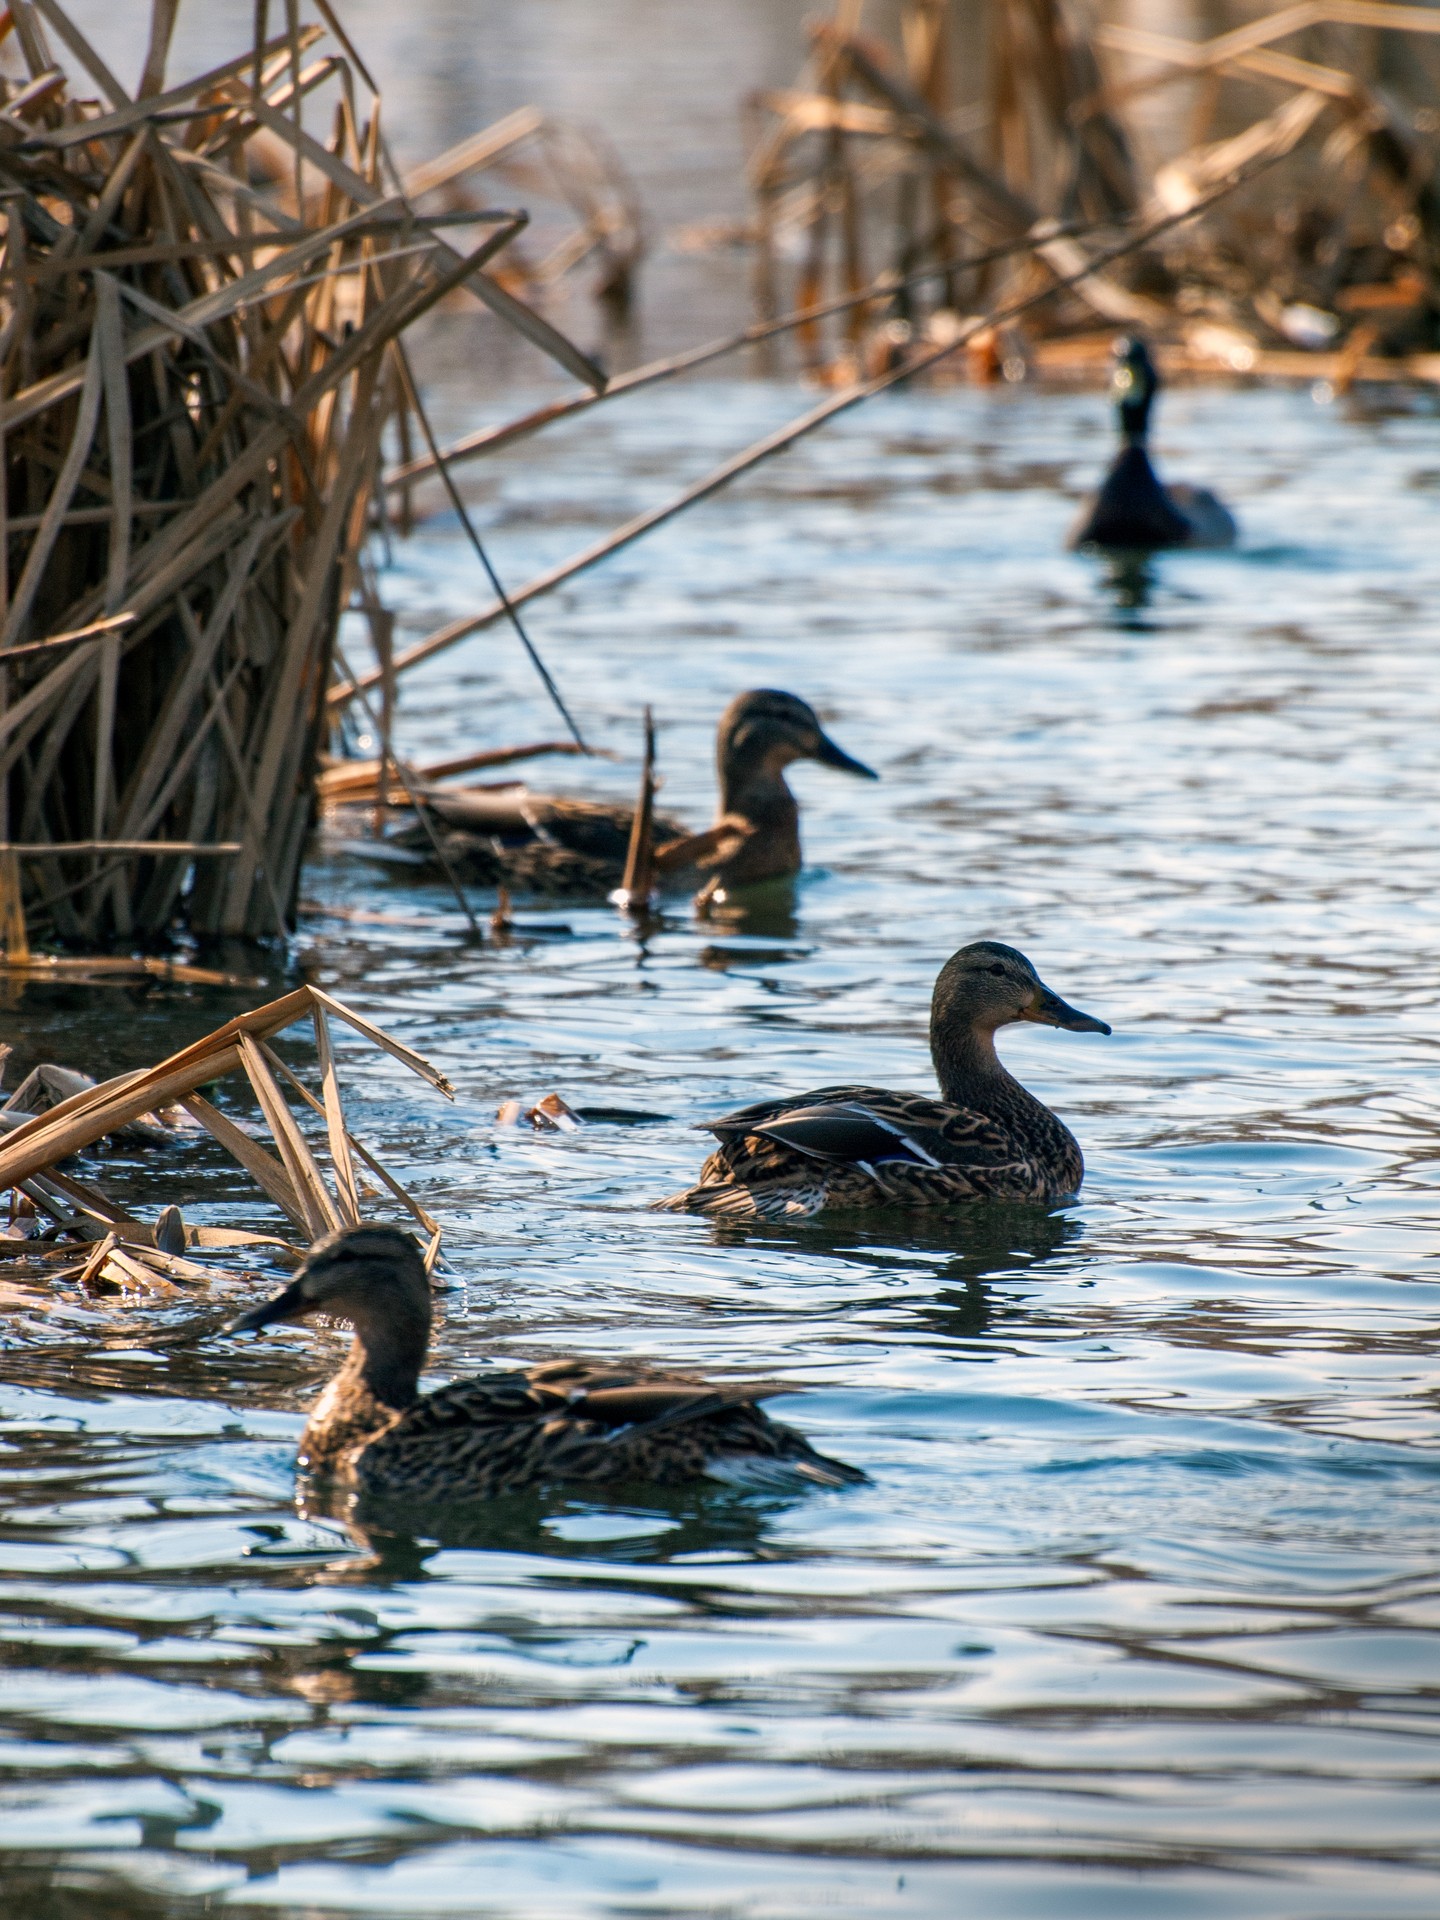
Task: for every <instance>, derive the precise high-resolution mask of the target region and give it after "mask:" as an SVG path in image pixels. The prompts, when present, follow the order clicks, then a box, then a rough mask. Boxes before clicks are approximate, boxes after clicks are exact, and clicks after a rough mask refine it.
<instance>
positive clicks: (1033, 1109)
mask: <svg viewBox="0 0 1440 1920" xmlns="http://www.w3.org/2000/svg"><path fill="white" fill-rule="evenodd" d="M1017 1020H1033V1021H1036V1022H1038V1023H1039V1025H1041V1026H1044V1027H1065V1028H1067V1029H1068V1030H1069V1031H1070V1032H1072V1033H1109V1031H1110V1029H1109V1027H1107V1026H1106V1024H1105V1022H1104V1021H1103V1020H1094V1019H1092V1018H1091V1016H1090V1015H1089V1014H1088V1013H1080V1012H1077V1010H1076V1009H1075V1008H1074V1007H1070V1006H1067V1005H1066V1004H1065V1002H1064V1001H1063V1000H1062V999H1061V998H1060V996H1059V995H1058V994H1056V993H1052V992H1051V991H1050V989H1049V987H1047V986H1046V985H1045V984H1044V982H1043V981H1042V980H1041V979H1040V976H1039V975H1038V974H1037V973H1036V971H1035V969H1034V967H1032V966H1031V964H1030V962H1029V961H1028V960H1027V959H1026V958H1025V956H1024V954H1023V953H1017V952H1016V951H1015V949H1014V947H1005V946H1002V945H1001V944H1000V942H999V941H998V940H977V941H975V943H974V944H973V945H972V946H968V947H962V948H961V949H960V951H959V953H957V954H955V955H954V956H953V957H952V958H951V959H949V960H947V961H946V963H945V965H944V966H943V967H942V968H941V970H940V977H939V979H938V980H937V981H936V982H935V992H934V996H933V998H932V999H931V1002H930V1055H931V1058H932V1059H933V1060H934V1062H935V1076H936V1078H937V1079H938V1080H939V1082H940V1098H939V1099H938V1100H932V1099H930V1098H929V1097H928V1096H927V1095H925V1094H920V1093H891V1092H889V1091H887V1090H886V1089H884V1088H881V1087H819V1088H817V1089H816V1090H815V1092H813V1093H802V1094H800V1095H798V1096H797V1097H795V1098H793V1099H782V1100H761V1101H759V1102H758V1103H757V1104H756V1105H755V1106H753V1107H742V1108H741V1109H740V1111H739V1112H738V1113H727V1114H726V1115H725V1117H724V1119H722V1120H707V1121H705V1122H704V1130H705V1131H706V1132H707V1133H714V1134H718V1135H719V1138H720V1145H719V1146H718V1147H717V1148H716V1150H715V1152H714V1153H712V1154H711V1155H710V1158H709V1159H708V1160H707V1161H706V1162H705V1164H704V1166H703V1167H702V1168H701V1169H700V1184H699V1185H698V1186H695V1187H691V1188H690V1189H689V1190H688V1192H685V1193H679V1194H676V1195H675V1196H674V1197H673V1198H672V1199H669V1200H664V1201H662V1202H661V1203H660V1204H661V1206H662V1208H664V1209H666V1210H668V1211H671V1212H676V1213H708V1214H714V1215H716V1216H723V1217H724V1218H726V1219H742V1218H746V1217H755V1216H758V1217H760V1218H762V1219H768V1220H783V1219H795V1218H797V1217H804V1216H806V1215H809V1214H816V1213H820V1212H822V1211H824V1210H825V1209H827V1208H849V1207H938V1206H944V1205H945V1204H946V1202H948V1201H951V1200H1021V1201H1041V1202H1047V1203H1054V1202H1055V1201H1059V1200H1064V1199H1067V1198H1068V1197H1069V1196H1070V1195H1072V1194H1074V1193H1077V1192H1078V1191H1079V1189H1080V1182H1081V1180H1082V1179H1083V1178H1084V1174H1085V1163H1084V1161H1083V1160H1082V1158H1081V1156H1080V1148H1079V1145H1078V1143H1077V1142H1076V1139H1075V1136H1074V1135H1073V1134H1072V1133H1071V1132H1070V1130H1069V1128H1068V1127H1067V1126H1065V1125H1064V1123H1063V1122H1062V1121H1060V1120H1057V1119H1056V1117H1055V1115H1054V1114H1053V1113H1051V1111H1050V1109H1049V1108H1048V1107H1046V1106H1044V1105H1042V1104H1041V1102H1040V1101H1039V1100H1037V1099H1036V1098H1035V1096H1034V1094H1033V1093H1027V1092H1026V1091H1025V1089H1024V1087H1022V1086H1021V1085H1020V1082H1019V1081H1018V1080H1016V1079H1015V1078H1014V1077H1013V1076H1012V1075H1010V1074H1008V1073H1007V1072H1006V1071H1005V1069H1004V1067H1002V1066H1001V1064H1000V1061H999V1059H998V1057H997V1055H996V1052H995V1033H996V1029H997V1028H999V1027H1006V1026H1010V1025H1011V1024H1012V1023H1013V1022H1014V1021H1017Z"/></svg>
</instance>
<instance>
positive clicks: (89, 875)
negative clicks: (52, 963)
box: [0, 0, 604, 947]
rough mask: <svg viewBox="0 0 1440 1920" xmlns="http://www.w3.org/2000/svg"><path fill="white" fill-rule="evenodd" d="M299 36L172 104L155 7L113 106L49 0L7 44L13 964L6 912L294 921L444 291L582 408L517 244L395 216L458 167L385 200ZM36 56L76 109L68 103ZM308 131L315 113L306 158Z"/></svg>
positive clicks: (5, 309) (460, 166)
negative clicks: (500, 270)
mask: <svg viewBox="0 0 1440 1920" xmlns="http://www.w3.org/2000/svg"><path fill="white" fill-rule="evenodd" d="M316 4H317V6H318V8H319V11H320V13H321V15H322V17H323V20H324V22H325V26H321V25H318V24H308V25H300V24H298V12H297V10H296V9H294V8H291V9H290V12H289V24H288V25H287V29H286V31H285V32H283V33H280V34H277V35H275V36H274V37H272V38H269V39H266V40H264V41H263V42H262V41H259V40H257V42H256V44H255V45H254V46H253V47H251V48H250V49H248V50H247V51H245V52H244V53H243V54H241V55H240V56H238V57H236V58H234V59H232V60H230V61H227V62H225V63H223V64H222V65H221V66H219V67H216V68H214V69H213V70H212V71H210V72H208V73H205V74H201V75H198V76H196V77H195V78H193V79H191V80H189V81H187V82H185V83H183V84H181V85H177V86H168V87H167V85H166V82H165V65H166V55H167V51H168V45H169V40H170V35H171V32H172V30H173V27H174V22H175V14H176V5H175V0H155V4H154V17H153V21H152V31H151V39H150V47H149V54H148V56H147V59H146V63H145V70H144V74H143V76H142V80H141V83H140V87H139V90H138V92H137V93H136V94H135V95H134V96H133V97H132V95H131V94H130V92H128V91H127V89H126V88H125V87H124V86H122V84H121V83H120V82H119V81H118V80H117V79H116V77H115V76H114V75H113V74H112V73H111V72H110V71H109V69H108V68H107V67H106V66H105V65H104V63H103V61H101V59H100V58H99V56H98V55H97V54H96V53H95V52H94V50H93V49H92V48H91V47H90V46H89V45H88V43H87V42H86V41H85V39H84V38H83V36H82V35H81V34H80V32H79V30H78V29H77V28H76V27H75V25H74V24H73V22H72V21H70V20H69V19H68V17H67V16H66V15H65V14H64V12H63V11H62V9H61V6H60V5H59V0H16V4H14V5H13V6H12V7H11V8H10V10H9V12H7V13H6V14H4V15H3V17H0V55H3V56H6V57H8V56H9V54H10V51H11V50H12V49H13V50H14V54H15V57H16V61H17V62H18V66H19V69H20V70H19V71H18V72H11V73H9V74H0V220H3V222H4V252H3V258H0V383H3V384H0V437H3V441H4V455H5V475H6V480H5V487H4V489H3V491H0V516H3V525H0V608H3V615H0V915H3V918H4V924H5V926H6V928H7V929H8V930H9V933H10V935H11V943H10V944H12V945H13V946H14V947H18V946H20V945H22V944H23V929H22V928H20V927H19V926H18V924H17V916H18V915H19V913H20V909H21V906H22V903H23V909H24V914H25V916H26V917H28V920H29V922H30V925H31V926H32V928H33V927H37V926H45V927H47V928H48V929H50V930H52V931H53V932H54V933H56V934H58V935H60V936H62V937H68V938H71V939H83V940H85V941H94V940H97V939H102V938H105V937H115V936H118V937H122V938H126V939H131V938H141V939H143V938H148V937H151V936H154V935H156V934H158V933H160V932H161V931H163V930H164V929H166V928H167V927H168V926H170V925H171V924H172V923H173V922H174V921H175V919H176V918H177V917H178V916H180V915H182V914H183V917H184V918H185V919H186V920H187V921H188V924H189V925H190V927H191V928H192V929H193V930H194V931H195V932H197V933H199V934H202V935H211V934H242V935H262V934H266V933H275V932H280V931H283V930H284V928H285V927H286V926H287V924H288V923H289V920H290V917H291V914H292V910H293V906H294V901H295V896H296V889H297V884H298V878H299V870H300V861H301V855H302V850H303V846H304V842H305V837H306V833H307V830H308V828H309V825H310V821H311V816H312V811H313V806H314V779H313V776H314V770H315V765H316V760H317V756H318V753H319V750H320V748H321V746H322V745H323V744H324V740H325V733H326V724H327V715H326V705H325V693H326V687H327V685H328V682H329V678H330V673H331V662H332V658H333V651H334V640H335V632H336V625H337V621H338V618H339V615H340V612H341V610H342V608H343V607H344V606H345V605H346V604H347V601H348V600H349V598H350V596H351V593H352V591H357V590H358V586H359V574H360V571H361V569H360V549H361V545H362V542H363V541H364V539H365V537H366V532H367V523H368V520H369V517H370V514H371V505H372V497H373V495H374V492H375V484H376V477H377V469H378V462H379V458H380V447H381V437H382V433H383V430H384V428H385V426H386V424H387V421H389V420H390V419H392V418H394V417H396V415H397V414H398V413H400V412H401V411H403V410H404V408H405V406H406V387H405V382H404V381H403V380H402V378H401V377H400V371H399V365H398V360H397V355H398V352H399V343H400V338H401V335H402V334H403V332H404V330H405V329H406V328H408V327H409V326H411V325H412V324H413V323H414V322H415V321H416V320H417V319H419V318H420V316H421V315H422V314H424V313H425V312H427V311H428V310H429V309H431V308H432V307H434V306H435V305H436V303H437V302H438V301H440V300H441V299H443V298H445V297H446V295H448V294H450V293H452V292H455V291H458V290H462V289H463V290H464V291H465V292H466V293H468V294H470V295H473V296H474V297H476V298H478V299H479V300H481V301H482V302H483V303H484V304H485V305H486V306H488V307H489V308H490V309H491V310H492V311H493V312H495V313H496V314H497V315H498V316H499V317H500V319H501V320H503V321H504V322H505V323H506V324H507V325H509V326H511V327H513V328H515V329H516V330H517V331H519V332H520V333H521V334H522V335H523V336H524V337H526V338H527V339H529V340H530V341H531V342H533V343H534V344H536V345H537V346H539V347H540V348H541V349H542V350H543V351H545V352H546V353H548V354H550V355H551V356H552V357H553V358H555V359H556V360H557V361H559V362H560V364H561V365H563V366H564V367H565V368H566V369H567V370H568V371H569V372H571V373H572V374H574V375H576V376H577V377H579V378H580V379H582V380H583V381H585V382H586V383H587V384H588V385H589V386H591V387H594V388H599V387H601V386H603V384H604V382H603V376H602V375H601V374H600V373H599V371H598V369H597V368H596V367H595V366H594V365H593V364H592V363H591V362H590V361H589V360H587V359H586V358H585V356H584V355H582V354H581V353H579V352H578V350H577V349H576V348H575V347H573V346H572V345H571V344H570V342H569V341H568V340H566V339H565V338H564V336H563V335H561V334H559V333H558V332H556V330H555V329H554V328H553V327H552V326H551V325H550V324H549V323H548V321H546V320H545V319H543V318H542V317H541V316H540V315H539V314H537V313H535V312H533V311H532V310H531V309H530V308H528V307H527V306H525V305H524V304H523V303H522V302H521V301H520V300H519V299H517V298H516V296H515V294H514V293H513V292H511V291H509V290H508V289H507V288H506V287H505V286H504V285H502V284H501V283H500V281H499V280H497V279H496V278H495V277H494V276H492V275H490V274H487V273H486V272H485V271H484V268H485V265H486V263H487V261H489V260H490V259H491V257H492V256H493V255H494V254H496V253H497V252H498V250H499V249H500V248H502V247H504V246H505V245H506V244H507V243H508V242H509V241H510V240H512V239H513V237H514V236H515V235H516V234H517V233H518V232H519V231H520V230H521V228H522V226H523V224H524V219H525V216H524V215H522V214H514V213H508V212H494V211H487V210H483V209H481V210H478V211H474V212H470V213H466V214H463V215H461V214H448V215H440V216H433V215H426V214H422V213H420V212H419V211H417V208H416V205H415V200H416V197H417V195H418V194H423V193H425V192H429V191H431V190H432V189H434V188H435V187H436V186H437V185H438V184H441V183H442V182H447V181H454V180H456V179H458V178H459V177H460V176H461V175H463V174H464V173H465V172H466V171H467V170H468V169H469V168H470V167H471V166H472V165H473V164H474V156H475V154H476V153H478V152H479V151H480V150H481V149H480V147H479V146H477V145H476V143H475V142H470V143H464V145H465V146H466V147H468V148H469V150H470V151H469V153H468V154H467V153H466V152H465V151H462V150H460V149H457V150H455V151H454V152H452V153H451V154H450V155H448V156H444V157H443V158H442V160H440V161H438V162H436V163H435V164H434V165H433V166H432V167H431V168H429V169H426V170H422V171H421V174H420V175H419V177H418V178H415V179H412V181H411V182H410V183H409V185H408V187H407V185H405V184H402V183H400V182H399V181H398V180H397V179H396V178H395V177H394V174H393V168H392V167H391V166H390V163H389V159H388V154H387V152H386V148H385V143H384V140H383V138H382V135H381V119H380V103H379V100H378V97H376V96H375V95H374V91H373V88H370V89H369V100H368V105H367V106H365V107H363V108H362V106H361V104H360V102H361V100H362V98H363V97H364V95H365V92H366V88H367V86H368V84H369V83H368V75H367V74H366V73H365V71H364V68H363V65H361V64H360V63H359V61H358V58H357V57H356V56H355V54H354V50H353V49H352V48H351V47H350V45H349V42H348V40H346V38H345V36H344V33H343V29H341V28H340V26H339V25H338V23H337V22H336V20H335V18H334V15H333V12H332V10H331V8H330V6H329V5H328V4H327V0H316ZM258 15H259V18H260V19H261V20H262V21H263V18H264V9H263V8H262V9H259V10H258ZM327 28H328V29H329V34H330V38H331V39H332V40H333V41H335V42H336V43H337V44H338V45H339V48H340V51H339V52H338V53H337V52H327V51H325V50H324V48H323V45H322V44H321V43H322V42H323V41H324V39H325V38H326V29H327ZM47 32H53V33H54V34H55V36H56V37H57V39H58V40H59V41H61V42H63V43H64V45H65V47H66V49H67V50H68V52H69V54H70V56H72V58H73V60H74V62H75V63H76V66H77V69H78V70H80V71H82V72H83V74H84V76H85V80H86V84H87V85H88V86H89V87H91V88H93V89H95V90H96V91H97V92H98V95H99V97H98V98H86V97H82V96H81V95H79V94H77V92H76V91H75V90H74V89H73V88H72V86H71V83H70V81H69V79H68V78H67V77H66V75H65V74H64V73H63V72H62V71H61V69H60V68H59V66H58V65H57V64H56V61H55V59H54V57H53V55H52V52H51V48H50V44H49V41H48V38H47ZM307 107H308V108H309V109H310V110H311V111H312V112H313V111H315V110H316V109H317V107H318V108H319V109H320V110H323V111H324V112H325V113H327V114H328V116H329V123H328V126H327V127H326V128H325V129H324V136H323V137H318V136H317V135H316V134H314V133H312V132H311V131H309V130H308V129H307V127H306V125H305V114H306V110H307ZM481 144H482V145H483V142H482V143H481ZM277 155H278V156H280V157H281V159H282V161H283V167H281V168H279V169H278V170H277V167H276V156H277ZM267 172H268V174H269V175H270V180H269V183H268V184H266V183H265V175H266V174H267ZM257 178H258V179H260V180H261V184H260V185H259V186H257V185H256V184H255V181H256V180H257ZM597 217H598V216H597ZM457 222H458V224H459V225H460V227H461V230H462V231H464V230H465V229H466V228H467V227H468V228H470V229H473V231H472V232H471V233H470V234H469V236H468V237H467V238H465V239H464V240H463V242H462V243H461V248H460V250H457V249H456V248H455V247H453V246H451V244H450V243H449V242H448V241H447V240H446V238H445V237H444V229H445V228H446V227H453V226H455V225H456V224H457ZM17 863H18V871H19V876H20V878H19V883H18V885H17V882H16V880H15V878H14V870H15V868H16V866H17ZM7 869H8V870H9V871H10V874H11V877H10V880H9V882H8V884H7V883H6V881H5V872H6V870H7ZM22 892H23V902H22Z"/></svg>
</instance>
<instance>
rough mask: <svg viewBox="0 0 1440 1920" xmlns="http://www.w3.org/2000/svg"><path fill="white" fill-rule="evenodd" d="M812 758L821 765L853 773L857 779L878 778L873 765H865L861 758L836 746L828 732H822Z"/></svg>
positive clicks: (840, 771) (841, 771)
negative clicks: (856, 757)
mask: <svg viewBox="0 0 1440 1920" xmlns="http://www.w3.org/2000/svg"><path fill="white" fill-rule="evenodd" d="M810 758H811V759H812V760H818V761H819V763H820V765H821V766H822V767H834V768H835V769H836V771H837V772H839V773H853V774H854V775H855V777H856V778H857V779H858V780H878V779H879V778H880V776H879V774H878V773H876V771H875V769H874V768H873V767H867V766H866V764H865V762H864V761H863V760H857V759H855V758H854V756H853V755H851V754H848V753H846V751H845V749H844V748H843V747H837V746H836V744H835V742H834V741H833V740H832V739H831V738H830V736H829V734H828V733H822V734H821V736H820V744H819V745H818V746H817V747H816V749H815V751H814V752H813V753H812V754H811V756H810Z"/></svg>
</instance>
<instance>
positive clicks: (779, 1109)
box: [705, 1087, 1015, 1168]
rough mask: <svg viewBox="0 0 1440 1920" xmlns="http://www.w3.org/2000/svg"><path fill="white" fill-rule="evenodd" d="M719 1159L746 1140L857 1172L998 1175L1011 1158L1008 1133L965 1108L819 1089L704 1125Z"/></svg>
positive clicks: (916, 1096) (912, 1096)
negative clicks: (893, 1169) (887, 1169)
mask: <svg viewBox="0 0 1440 1920" xmlns="http://www.w3.org/2000/svg"><path fill="white" fill-rule="evenodd" d="M705 1128H706V1131H707V1132H710V1133H714V1134H717V1135H718V1136H719V1138H720V1140H721V1142H722V1152H723V1151H724V1149H725V1148H726V1147H728V1146H730V1145H731V1144H732V1143H734V1142H743V1141H744V1140H746V1139H747V1137H748V1138H752V1139H755V1140H759V1141H769V1142H772V1143H773V1144H774V1145H775V1146H777V1147H780V1148H782V1149H785V1150H787V1151H789V1152H790V1153H795V1154H800V1155H802V1156H804V1157H805V1158H807V1159H811V1160H829V1161H837V1162H844V1163H849V1164H852V1165H856V1166H866V1165H869V1166H884V1165H888V1164H890V1163H893V1162H897V1161H899V1162H905V1163H908V1164H909V1165H911V1166H919V1167H936V1168H941V1167H962V1166H963V1167H977V1168H978V1167H1000V1166H1007V1165H1009V1164H1011V1163H1012V1162H1013V1160H1014V1158H1015V1142H1014V1140H1013V1139H1012V1138H1011V1136H1010V1133H1009V1131H1008V1129H1007V1128H1005V1127H1004V1126H1002V1125H1001V1124H1000V1123H999V1122H998V1121H996V1120H993V1119H991V1118H990V1117H989V1116H988V1115H987V1114H983V1113H977V1112H976V1111H975V1110H974V1109H973V1108H970V1107H952V1106H949V1105H947V1104H946V1102H945V1101H943V1100H933V1099H931V1098H929V1097H928V1096H927V1095H925V1094H920V1093H894V1092H891V1091H889V1090H888V1089H885V1088H880V1087H821V1088H820V1089H818V1090H817V1091H816V1092H814V1093H807V1094H802V1095H801V1096H800V1098H799V1099H798V1100H793V1099H792V1100H775V1101H762V1102H760V1103H759V1104H757V1105H756V1106H753V1107H742V1108H741V1109H740V1110H739V1112H737V1113H729V1114H726V1115H724V1116H723V1117H722V1118H721V1119H719V1120H712V1121H707V1122H706V1123H705Z"/></svg>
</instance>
